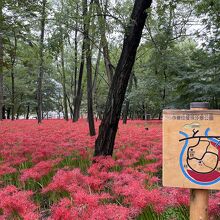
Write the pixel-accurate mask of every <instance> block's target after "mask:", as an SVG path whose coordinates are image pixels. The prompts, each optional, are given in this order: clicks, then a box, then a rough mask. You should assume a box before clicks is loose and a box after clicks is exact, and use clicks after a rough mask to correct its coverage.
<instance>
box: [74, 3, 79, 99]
mask: <svg viewBox="0 0 220 220" xmlns="http://www.w3.org/2000/svg"><path fill="white" fill-rule="evenodd" d="M76 4H77V5H76V13H77V15H78V14H79V6H78V3H76ZM77 38H78V19H76V29H75V39H74V44H75V55H74V64H75V68H74V91H73V97H74V99H75V98H76V91H77V90H76V89H77V72H78V68H77V66H78V65H77V64H78V39H77Z"/></svg>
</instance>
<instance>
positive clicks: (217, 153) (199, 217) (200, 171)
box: [163, 103, 220, 220]
mask: <svg viewBox="0 0 220 220" xmlns="http://www.w3.org/2000/svg"><path fill="white" fill-rule="evenodd" d="M163 185H164V186H170V187H181V188H190V189H191V195H190V220H208V189H214V190H220V110H208V103H191V108H190V110H164V111H163Z"/></svg>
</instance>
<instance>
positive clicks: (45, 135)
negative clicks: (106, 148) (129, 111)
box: [0, 120, 220, 220]
mask: <svg viewBox="0 0 220 220" xmlns="http://www.w3.org/2000/svg"><path fill="white" fill-rule="evenodd" d="M98 125H99V122H96V129H97V130H98ZM94 142H95V137H90V136H89V131H88V124H87V122H86V121H85V120H80V121H79V122H77V123H72V122H70V121H69V122H66V121H63V120H45V121H44V122H43V123H42V124H41V125H38V124H37V122H36V120H17V121H9V120H6V121H3V122H0V187H1V188H0V198H1V200H0V219H25V220H33V219H53V220H61V219H62V220H71V219H85V220H86V219H89V220H105V219H106V220H107V219H114V220H118V219H122V220H125V219H149V220H152V219H154V218H155V219H156V218H158V216H160V217H161V219H178V220H180V219H185V218H186V216H187V213H188V208H187V207H188V203H189V191H188V190H185V189H172V188H164V187H162V183H161V176H162V172H161V170H162V128H161V121H141V120H140V121H138V120H136V121H128V124H127V125H123V124H122V123H120V126H119V131H118V133H117V138H116V143H115V149H114V155H113V157H112V158H111V157H107V158H104V157H99V158H95V160H94V159H93V150H94ZM92 161H93V162H92ZM219 203H220V195H219V193H217V194H213V195H212V196H211V199H210V207H209V208H210V213H211V215H213V216H215V217H216V218H217V215H218V213H219V212H220V209H219V206H218V204H219ZM116 210H117V211H116ZM184 216H185V217H184Z"/></svg>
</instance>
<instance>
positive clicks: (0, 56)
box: [0, 1, 4, 120]
mask: <svg viewBox="0 0 220 220" xmlns="http://www.w3.org/2000/svg"><path fill="white" fill-rule="evenodd" d="M3 2H4V1H0V120H2V116H3V104H4V100H3Z"/></svg>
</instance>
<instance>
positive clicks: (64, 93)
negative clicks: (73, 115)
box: [60, 28, 68, 121]
mask: <svg viewBox="0 0 220 220" xmlns="http://www.w3.org/2000/svg"><path fill="white" fill-rule="evenodd" d="M61 38H62V39H61V41H62V42H60V43H61V68H62V84H63V106H64V119H65V120H66V121H68V107H67V93H66V73H65V66H64V45H63V44H64V42H63V33H62V28H61Z"/></svg>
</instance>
